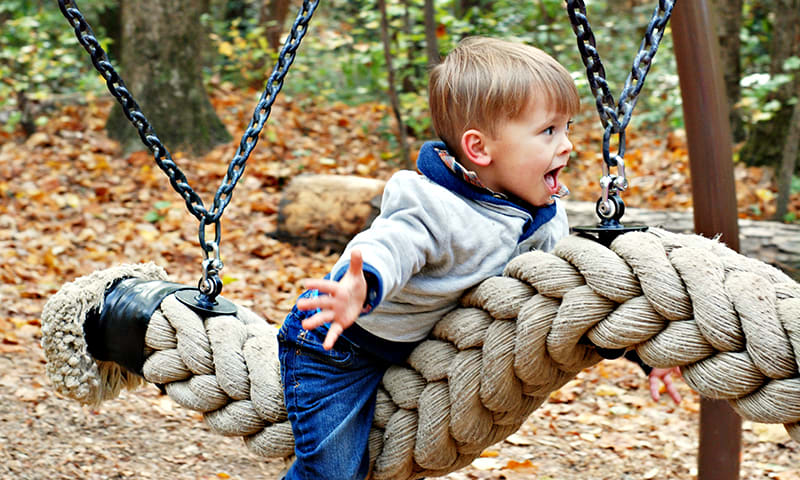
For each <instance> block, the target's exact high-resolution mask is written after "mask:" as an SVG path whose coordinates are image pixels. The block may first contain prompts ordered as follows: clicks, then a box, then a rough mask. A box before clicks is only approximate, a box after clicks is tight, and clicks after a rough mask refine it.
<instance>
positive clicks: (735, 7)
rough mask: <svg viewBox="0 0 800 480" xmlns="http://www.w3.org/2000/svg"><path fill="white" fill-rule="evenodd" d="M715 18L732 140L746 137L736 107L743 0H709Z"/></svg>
mask: <svg viewBox="0 0 800 480" xmlns="http://www.w3.org/2000/svg"><path fill="white" fill-rule="evenodd" d="M712 4H713V6H714V11H715V13H716V19H717V25H716V27H717V39H718V40H719V46H720V49H719V51H720V55H721V56H722V58H721V60H722V68H723V69H724V71H723V75H724V79H725V92H726V94H727V96H728V105H729V106H730V121H731V134H732V135H733V139H734V141H737V142H738V141H742V140H744V139H745V135H746V132H745V128H744V120H743V119H742V114H741V112H740V109H739V106H738V104H739V101H740V100H741V99H742V89H741V86H740V84H739V82H740V81H741V79H742V61H741V49H742V42H741V40H740V38H739V37H740V32H741V29H742V8H743V6H744V5H743V0H712Z"/></svg>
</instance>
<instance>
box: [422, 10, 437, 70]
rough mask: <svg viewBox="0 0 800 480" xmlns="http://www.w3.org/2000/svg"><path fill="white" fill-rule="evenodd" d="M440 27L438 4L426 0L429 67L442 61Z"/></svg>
mask: <svg viewBox="0 0 800 480" xmlns="http://www.w3.org/2000/svg"><path fill="white" fill-rule="evenodd" d="M438 28H439V23H438V22H437V21H436V5H434V2H433V0H425V51H426V52H427V53H428V67H432V66H433V65H436V64H437V63H439V61H441V57H440V54H439V39H438V38H437V37H436V31H437V29H438Z"/></svg>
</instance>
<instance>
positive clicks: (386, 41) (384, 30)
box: [378, 0, 412, 169]
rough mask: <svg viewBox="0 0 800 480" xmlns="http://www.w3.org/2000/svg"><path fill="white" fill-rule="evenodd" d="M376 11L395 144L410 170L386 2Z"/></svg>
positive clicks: (409, 158) (381, 3) (379, 3)
mask: <svg viewBox="0 0 800 480" xmlns="http://www.w3.org/2000/svg"><path fill="white" fill-rule="evenodd" d="M378 9H379V10H380V14H381V40H382V41H383V53H384V59H385V61H386V71H387V74H388V77H389V78H388V81H389V99H390V101H391V104H392V112H394V118H395V121H396V122H397V143H398V144H399V145H400V153H401V155H402V157H401V162H402V164H403V165H404V166H405V167H406V168H409V169H410V168H412V165H411V157H410V156H409V154H408V143H407V141H406V125H405V122H404V121H403V114H402V112H401V111H400V100H399V97H398V95H397V89H396V88H395V80H394V66H393V65H392V45H391V39H390V36H389V19H388V14H387V13H386V0H378Z"/></svg>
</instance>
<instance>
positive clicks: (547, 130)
mask: <svg viewBox="0 0 800 480" xmlns="http://www.w3.org/2000/svg"><path fill="white" fill-rule="evenodd" d="M555 131H556V129H555V127H547V128H545V129H544V133H545V134H546V135H552V134H553V133H555Z"/></svg>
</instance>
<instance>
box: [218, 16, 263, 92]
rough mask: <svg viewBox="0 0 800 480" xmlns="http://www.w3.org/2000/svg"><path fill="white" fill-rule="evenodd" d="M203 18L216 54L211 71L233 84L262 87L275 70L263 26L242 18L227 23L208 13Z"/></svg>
mask: <svg viewBox="0 0 800 480" xmlns="http://www.w3.org/2000/svg"><path fill="white" fill-rule="evenodd" d="M203 21H204V23H205V24H206V25H207V26H208V27H209V28H210V29H211V33H210V34H209V36H210V39H211V42H212V45H213V46H214V48H215V50H216V54H217V55H215V56H214V60H215V62H214V63H213V66H212V73H213V74H214V75H216V76H218V77H219V78H220V80H222V81H224V82H231V83H233V84H234V85H240V86H245V85H246V86H253V87H260V86H262V85H263V84H264V83H265V81H266V79H267V77H268V76H269V74H270V72H271V71H272V65H273V63H274V58H275V55H274V52H271V51H270V48H269V45H268V44H267V38H266V37H265V36H264V28H263V27H262V26H259V25H257V24H255V23H254V22H248V21H247V20H244V19H241V18H236V19H234V20H233V21H231V22H230V23H227V22H226V21H225V20H216V21H215V20H213V19H211V17H210V16H208V15H206V16H205V17H204V18H203Z"/></svg>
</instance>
